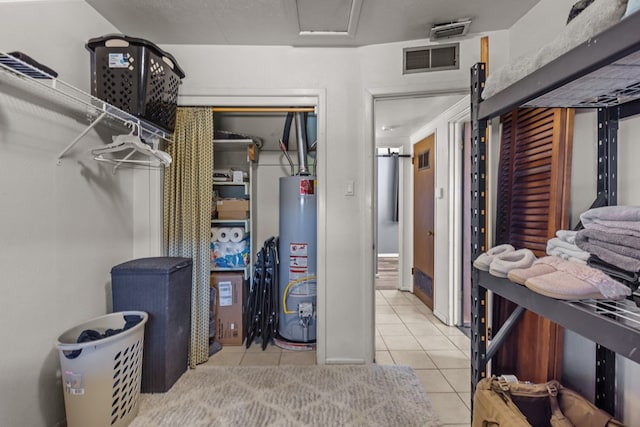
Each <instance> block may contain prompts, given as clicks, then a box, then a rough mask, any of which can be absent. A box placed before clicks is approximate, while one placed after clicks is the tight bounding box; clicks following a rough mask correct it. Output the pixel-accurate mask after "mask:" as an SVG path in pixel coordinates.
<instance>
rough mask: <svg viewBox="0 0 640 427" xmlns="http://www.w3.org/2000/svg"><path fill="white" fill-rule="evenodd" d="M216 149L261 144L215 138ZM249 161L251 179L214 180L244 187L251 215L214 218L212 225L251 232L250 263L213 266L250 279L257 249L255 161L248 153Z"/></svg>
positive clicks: (222, 183)
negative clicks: (238, 272)
mask: <svg viewBox="0 0 640 427" xmlns="http://www.w3.org/2000/svg"><path fill="white" fill-rule="evenodd" d="M213 145H214V150H216V151H237V150H241V149H246V150H248V149H249V147H251V146H259V144H257V143H256V141H254V140H253V139H214V140H213ZM247 163H248V165H249V174H248V175H249V181H247V182H231V181H214V182H213V187H214V189H215V188H216V187H218V188H220V187H223V188H224V187H242V188H243V193H244V195H245V196H247V197H248V199H249V217H248V218H247V219H212V220H211V226H212V227H214V226H217V227H229V226H241V227H243V228H244V230H245V233H249V242H250V243H249V264H248V265H247V266H245V267H237V268H234V267H232V268H217V267H213V266H212V267H211V271H212V272H216V271H218V272H219V271H241V272H242V273H243V275H244V278H245V279H246V280H249V278H250V276H251V272H252V271H253V252H254V249H255V233H254V232H253V231H254V230H253V229H254V227H253V221H254V207H255V201H254V197H253V186H254V179H253V172H254V162H253V161H252V160H251V159H250V157H249V154H248V153H247Z"/></svg>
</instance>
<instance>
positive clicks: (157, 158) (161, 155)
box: [91, 122, 172, 172]
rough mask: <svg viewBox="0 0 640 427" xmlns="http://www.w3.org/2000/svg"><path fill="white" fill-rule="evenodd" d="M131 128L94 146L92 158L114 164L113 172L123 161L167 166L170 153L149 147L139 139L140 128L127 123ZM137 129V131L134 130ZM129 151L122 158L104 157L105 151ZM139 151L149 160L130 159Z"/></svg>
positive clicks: (169, 162) (134, 124) (169, 160)
mask: <svg viewBox="0 0 640 427" xmlns="http://www.w3.org/2000/svg"><path fill="white" fill-rule="evenodd" d="M128 124H129V125H130V126H131V128H132V130H131V132H130V133H128V134H125V135H115V136H114V137H113V142H112V143H111V144H109V145H107V146H105V147H102V148H95V149H93V150H91V154H93V156H94V157H93V158H94V159H95V160H97V161H99V162H106V163H110V164H113V165H115V166H114V168H113V171H114V172H115V171H116V169H117V168H118V166H120V165H121V164H123V163H132V164H137V165H146V166H153V167H160V166H164V167H168V166H169V165H170V164H171V161H172V159H171V155H169V153H167V152H165V151H162V150H160V149H157V148H151V146H150V145H148V144H146V143H144V142H143V141H142V140H141V139H140V136H139V135H140V129H139V127H138V125H137V124H136V123H132V122H129V123H128ZM136 130H137V132H136ZM157 145H158V143H157V141H155V144H154V146H155V147H157ZM127 150H128V151H129V153H127V155H126V156H124V157H123V158H120V159H118V158H113V157H105V156H104V154H107V153H117V152H120V151H127ZM136 153H140V154H142V155H144V156H145V157H148V158H149V160H136V159H131V157H132V156H133V155H134V154H136Z"/></svg>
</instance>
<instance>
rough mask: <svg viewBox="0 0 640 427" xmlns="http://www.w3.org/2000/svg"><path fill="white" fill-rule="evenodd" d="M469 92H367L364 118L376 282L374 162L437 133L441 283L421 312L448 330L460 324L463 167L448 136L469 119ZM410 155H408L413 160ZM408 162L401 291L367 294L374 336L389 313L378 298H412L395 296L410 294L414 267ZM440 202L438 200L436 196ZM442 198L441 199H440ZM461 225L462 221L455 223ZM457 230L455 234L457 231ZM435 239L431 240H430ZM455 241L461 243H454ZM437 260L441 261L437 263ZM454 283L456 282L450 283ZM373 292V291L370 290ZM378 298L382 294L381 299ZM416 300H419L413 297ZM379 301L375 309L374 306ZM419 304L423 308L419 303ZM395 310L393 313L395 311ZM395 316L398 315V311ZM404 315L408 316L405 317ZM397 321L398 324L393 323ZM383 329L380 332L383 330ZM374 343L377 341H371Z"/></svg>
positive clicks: (404, 186) (410, 148) (406, 165)
mask: <svg viewBox="0 0 640 427" xmlns="http://www.w3.org/2000/svg"><path fill="white" fill-rule="evenodd" d="M467 94H468V89H465V90H450V91H446V92H438V93H421V94H393V95H391V94H384V93H382V94H374V93H370V102H371V103H370V104H369V105H370V107H371V109H370V110H367V111H366V114H367V116H368V118H370V119H371V122H370V123H371V127H370V128H369V129H370V132H371V133H370V134H368V135H367V137H368V138H367V140H369V141H371V143H372V145H373V146H372V147H371V149H372V152H371V153H372V155H373V159H372V162H371V163H370V166H371V170H370V173H371V177H372V180H371V183H372V185H371V187H370V188H369V189H368V190H370V191H371V193H370V194H371V195H372V198H373V200H374V203H373V212H372V224H371V225H372V230H373V242H372V243H373V245H372V247H373V248H374V250H373V252H372V255H373V256H372V260H373V263H372V265H371V267H372V270H371V273H372V275H371V277H372V278H373V277H374V274H373V273H374V271H375V266H376V263H377V259H376V258H377V254H378V247H377V245H376V243H377V236H378V235H377V231H378V230H377V223H378V218H377V212H378V205H377V204H378V203H379V202H380V200H379V197H378V194H377V193H378V188H377V178H378V173H379V170H378V167H377V166H378V160H377V154H378V152H379V151H378V149H379V148H381V147H382V148H387V147H401V148H402V150H403V152H404V153H412V151H413V143H415V142H418V141H419V140H420V139H422V138H425V137H427V136H429V135H431V134H433V133H435V134H436V136H437V137H438V139H439V141H440V142H438V143H439V144H440V145H439V146H438V145H437V144H434V145H435V147H434V154H435V152H436V151H437V153H438V154H439V160H438V162H439V163H438V165H439V166H441V167H440V168H439V169H438V170H439V172H437V174H439V175H437V176H435V183H436V186H434V188H436V190H437V191H436V192H435V195H436V196H438V197H436V201H435V205H436V209H435V212H434V220H435V224H434V229H435V228H437V229H438V230H439V236H440V237H439V239H438V240H434V243H435V250H434V251H433V252H436V251H437V253H436V256H435V260H434V270H435V271H434V273H433V276H434V277H439V278H441V279H442V282H438V283H440V285H441V286H442V287H443V289H440V288H439V287H438V286H436V289H435V290H436V291H439V292H436V293H437V294H438V296H437V297H436V300H435V301H434V310H433V311H431V310H429V309H428V308H427V307H426V305H423V307H424V309H425V310H429V311H430V312H431V313H432V315H434V316H435V317H436V318H438V319H439V320H440V321H442V322H443V323H445V324H447V325H453V324H456V323H457V322H458V320H459V319H458V317H459V316H457V315H456V314H454V313H456V312H457V311H458V310H456V308H457V307H453V305H458V306H459V302H458V303H457V304H454V301H455V298H457V297H459V292H457V291H456V293H455V294H454V291H453V288H454V287H456V286H457V284H456V283H457V282H456V281H457V280H458V278H457V277H456V276H460V275H461V273H460V272H458V274H456V273H455V270H456V269H458V268H461V267H460V260H459V259H458V260H457V261H456V257H458V258H460V254H459V253H458V252H459V251H460V245H461V229H460V226H459V224H458V220H457V218H455V217H456V212H459V211H460V209H461V207H460V204H461V201H458V198H459V196H460V192H461V188H457V186H458V185H459V181H460V179H461V176H462V171H461V170H460V168H459V166H457V163H456V162H458V161H460V162H461V152H462V144H457V143H453V142H451V143H449V142H447V141H454V140H455V141H457V139H456V138H457V136H454V134H453V133H452V130H451V127H452V124H456V126H457V123H459V122H462V121H464V120H465V118H466V117H468V115H469V101H468V96H467ZM412 155H413V154H408V156H409V157H410V156H412ZM409 161H410V160H409V159H405V160H404V161H403V160H400V165H401V173H400V176H401V179H403V180H404V182H403V184H401V191H402V190H403V189H404V197H401V198H400V211H401V212H400V213H399V228H400V236H399V257H398V264H399V276H400V278H399V280H400V284H399V287H398V288H397V289H396V290H394V291H375V290H374V292H373V295H371V297H372V298H371V304H372V314H375V316H372V318H374V319H375V322H374V325H375V327H374V328H373V331H372V332H373V333H372V335H376V334H377V335H378V336H379V335H380V327H379V325H384V324H385V323H384V322H380V319H383V318H385V319H386V318H388V317H390V314H391V313H387V312H386V311H388V307H385V306H384V305H383V304H382V303H381V301H380V300H381V298H380V297H381V296H384V299H386V300H388V298H387V297H388V293H389V292H395V293H396V294H397V295H398V298H403V299H404V298H408V297H412V298H413V297H414V296H413V295H408V294H405V293H402V292H399V291H408V292H412V291H413V275H412V273H411V268H412V267H413V265H414V248H413V243H414V242H413V203H414V201H413V170H412V167H411V164H410V163H409ZM440 194H441V195H442V197H439V195H440ZM440 199H442V200H440ZM459 222H460V223H461V221H459ZM456 227H457V229H456ZM434 237H435V236H434ZM456 239H459V240H460V242H459V243H455V242H456V241H457V240H456ZM438 259H440V262H439V261H438ZM454 282H456V283H454ZM372 288H373V286H372ZM381 293H384V294H382V295H381ZM416 299H417V298H416ZM376 301H378V303H377V304H378V305H376ZM420 303H421V305H422V304H423V303H422V302H421V301H420ZM394 311H395V308H394ZM395 314H398V313H397V312H396V313H395ZM405 314H406V313H405ZM393 320H397V319H395V318H394V319H393ZM384 328H386V326H384V327H383V329H384ZM374 341H375V340H374Z"/></svg>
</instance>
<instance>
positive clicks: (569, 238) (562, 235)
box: [556, 230, 578, 244]
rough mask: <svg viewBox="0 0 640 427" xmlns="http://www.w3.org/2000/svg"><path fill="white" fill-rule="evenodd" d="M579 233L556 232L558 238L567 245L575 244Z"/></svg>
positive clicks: (570, 231) (568, 231)
mask: <svg viewBox="0 0 640 427" xmlns="http://www.w3.org/2000/svg"><path fill="white" fill-rule="evenodd" d="M577 233H578V232H577V231H573V230H558V231H556V237H557V238H558V239H560V240H563V241H565V242H567V243H571V244H575V243H576V234H577Z"/></svg>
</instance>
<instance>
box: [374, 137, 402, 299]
mask: <svg viewBox="0 0 640 427" xmlns="http://www.w3.org/2000/svg"><path fill="white" fill-rule="evenodd" d="M401 151H402V148H401V147H378V149H377V167H378V169H377V170H378V174H377V185H378V189H377V196H378V197H377V200H378V204H377V228H376V229H377V236H376V248H377V258H376V260H377V262H376V283H375V288H376V290H395V289H398V288H399V287H400V276H399V267H398V264H399V263H398V260H399V257H400V204H401V195H400V188H401V183H400V181H401V176H400V169H401V167H402V164H401V163H402V159H403V158H404V157H401V156H402V154H401Z"/></svg>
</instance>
